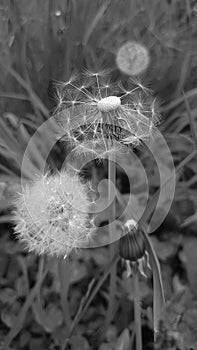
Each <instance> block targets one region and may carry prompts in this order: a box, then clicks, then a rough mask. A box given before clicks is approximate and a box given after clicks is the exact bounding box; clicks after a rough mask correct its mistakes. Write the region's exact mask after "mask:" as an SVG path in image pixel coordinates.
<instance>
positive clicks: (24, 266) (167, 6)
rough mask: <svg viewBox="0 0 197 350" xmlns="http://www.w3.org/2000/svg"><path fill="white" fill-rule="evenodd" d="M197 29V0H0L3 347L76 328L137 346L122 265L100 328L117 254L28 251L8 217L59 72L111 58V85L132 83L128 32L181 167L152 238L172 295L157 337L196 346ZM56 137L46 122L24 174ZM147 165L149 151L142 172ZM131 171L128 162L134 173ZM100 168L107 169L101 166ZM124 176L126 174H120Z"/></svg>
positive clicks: (84, 337)
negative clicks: (140, 50) (124, 56)
mask: <svg viewBox="0 0 197 350" xmlns="http://www.w3.org/2000/svg"><path fill="white" fill-rule="evenodd" d="M196 37H197V6H196V4H195V1H191V0H174V1H167V0H164V1H160V2H159V1H157V0H150V1H149V2H147V1H146V0H134V1H131V0H124V1H123V0H119V1H117V0H111V1H110V0H108V1H99V0H94V1H93V0H78V1H76V0H67V1H66V0H61V1H60V0H59V1H52V0H45V1H42V2H41V1H38V0H37V1H36V0H34V1H31V2H30V1H28V2H27V0H18V1H16V0H9V1H1V4H0V76H1V81H0V108H1V115H0V194H1V203H0V212H1V216H0V223H1V226H0V228H1V232H0V240H1V244H0V251H1V257H0V261H1V266H2V269H1V272H0V274H1V287H2V288H1V292H0V306H1V325H0V339H2V345H0V346H1V347H2V349H3V348H6V349H8V348H9V347H12V348H15V349H24V350H26V349H27V350H28V349H30V350H31V349H35V348H40V349H61V348H62V349H63V347H64V345H65V339H66V337H67V336H68V334H69V332H71V331H72V329H73V330H74V331H73V333H72V337H71V339H70V345H69V346H70V348H71V349H75V350H77V349H81V350H83V349H99V350H104V349H109V350H112V349H113V350H119V349H123V350H127V349H128V348H132V346H134V334H135V325H134V320H133V298H134V296H133V294H132V290H133V281H132V278H131V279H130V280H127V279H126V278H125V275H124V273H123V272H122V268H121V265H120V264H119V265H118V270H117V271H118V272H117V286H118V288H117V292H116V303H115V306H114V308H113V309H112V310H111V316H110V317H111V319H110V325H109V327H108V329H107V330H106V331H105V332H100V333H99V331H98V330H99V329H102V327H101V326H102V324H103V322H104V320H105V317H106V305H107V304H108V302H109V286H108V275H109V272H110V271H111V268H112V263H111V262H110V261H109V258H108V248H107V247H104V248H99V249H96V250H94V251H93V250H91V251H90V250H87V251H83V252H80V253H79V254H78V255H76V254H74V253H73V256H71V258H70V260H69V261H58V260H57V259H42V258H41V259H40V258H39V259H38V258H37V257H35V256H34V255H33V254H27V253H25V252H24V251H23V248H22V247H21V246H20V245H19V243H17V242H16V241H15V239H14V238H13V235H12V228H11V224H10V219H11V214H10V208H11V199H12V196H13V194H14V193H15V192H16V191H17V190H18V189H19V186H20V169H21V163H22V159H23V154H24V150H25V148H26V146H27V144H28V141H29V139H30V137H31V135H32V134H33V133H34V131H35V130H36V129H37V128H38V126H39V125H41V124H42V123H43V121H45V120H46V119H47V118H48V117H49V116H50V114H51V113H52V111H53V108H54V105H55V103H56V101H55V98H54V89H53V83H52V81H53V79H57V80H61V81H64V80H66V79H68V78H69V77H70V75H71V74H72V73H74V72H80V71H81V70H82V69H83V68H87V69H89V70H91V69H96V70H103V69H105V68H108V67H110V69H111V75H112V80H113V81H114V82H116V81H119V80H121V81H126V80H127V79H128V76H126V75H123V74H122V73H121V72H120V71H119V70H118V69H117V67H116V64H115V58H116V52H117V50H118V48H119V47H120V46H121V45H122V44H123V43H124V42H126V41H127V40H135V41H138V42H141V43H142V44H144V45H145V46H146V47H147V48H148V50H149V52H150V56H151V63H150V66H149V68H148V70H147V71H146V72H145V73H143V75H142V76H141V77H140V78H141V80H142V82H143V83H144V84H145V85H146V86H147V85H148V86H150V87H151V88H152V89H153V90H154V92H155V95H156V96H158V98H159V100H160V101H161V112H162V115H163V122H162V126H161V129H162V133H163V135H164V137H165V138H166V140H167V142H168V144H169V147H170V150H171V152H172V155H173V158H174V162H175V166H176V167H177V168H178V172H177V186H176V193H175V198H174V202H173V206H172V208H171V211H170V214H169V216H168V219H167V220H166V222H165V223H164V225H162V227H160V228H159V229H158V230H157V231H156V232H155V233H154V234H153V235H152V241H153V244H154V246H155V249H156V252H157V254H158V257H159V259H160V262H161V267H162V275H163V279H164V286H165V292H166V295H167V299H168V300H169V305H168V308H167V312H166V314H165V313H164V315H161V318H162V320H163V321H162V327H161V328H162V330H161V334H160V336H159V339H158V344H157V346H158V348H160V349H165V350H166V349H168V348H169V349H176V348H178V346H179V348H181V347H182V349H184V350H185V349H190V348H192V349H196V348H197V346H196V343H197V337H196V333H197V332H196V320H197V308H196V296H197V295H196V276H197V269H196V265H197V264H196V260H197V257H196V247H197V239H196V222H197V200H196V198H197V197H196V183H197V170H196V146H197V131H196V130H197V128H196V124H197V102H196V101H197V99H196V95H197V86H196V78H197V59H196V57H197V45H196ZM51 137H52V130H51V131H50V130H48V131H47V132H45V133H44V134H42V135H38V136H37V138H36V139H35V141H34V144H33V146H32V147H33V149H32V154H31V157H30V159H29V161H28V162H27V164H26V166H25V169H24V170H23V171H24V174H23V175H24V177H25V179H26V180H27V181H28V180H29V179H31V178H32V174H33V173H34V172H35V171H36V170H38V169H39V167H40V166H41V164H42V162H43V159H44V157H45V155H46V153H47V149H48V145H49V140H50V138H51ZM61 152H62V149H61V146H60V145H57V147H55V149H54V151H53V154H52V155H51V156H50V158H49V160H48V161H49V164H50V166H51V167H54V168H55V167H56V166H57V164H58V162H60V163H61ZM148 163H149V159H148V160H147V162H145V164H147V166H146V168H147V169H148ZM135 170H136V169H134V168H133V166H131V165H130V174H131V175H130V176H131V178H132V176H134V175H133V174H134V172H135ZM100 172H101V174H102V175H101V176H104V175H103V174H104V172H105V167H101V169H100ZM151 179H152V189H153V190H154V174H153V177H152V178H150V183H151ZM119 181H120V184H122V183H123V181H124V180H123V174H121V175H120V179H119ZM121 186H122V187H123V188H122V190H121V192H122V196H123V192H124V185H120V188H121ZM125 192H126V191H125ZM124 195H125V196H126V195H127V194H124ZM136 205H137V204H136ZM68 276H69V278H68ZM140 291H141V298H142V303H141V307H142V331H143V341H144V344H146V349H152V346H153V345H152V341H153V334H152V329H151V308H152V302H151V298H152V287H151V281H148V282H147V281H146V280H144V279H141V281H140ZM183 315H184V317H183ZM177 334H178V335H177ZM177 338H178V340H177Z"/></svg>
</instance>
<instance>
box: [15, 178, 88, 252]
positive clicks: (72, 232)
mask: <svg viewBox="0 0 197 350" xmlns="http://www.w3.org/2000/svg"><path fill="white" fill-rule="evenodd" d="M90 205H91V202H90V200H89V197H88V187H87V185H86V184H83V183H82V182H81V180H80V179H79V177H77V176H73V175H70V174H68V173H66V172H61V173H57V174H55V175H53V176H49V175H43V176H40V177H38V178H37V179H36V180H35V181H34V182H33V183H32V184H29V185H28V186H26V187H25V188H24V189H23V191H22V193H20V194H19V195H18V198H17V199H16V200H15V208H16V209H15V216H14V220H15V223H16V226H15V233H16V234H17V237H18V238H19V240H20V241H22V242H23V243H24V244H25V246H26V248H27V249H28V251H34V252H35V253H37V254H48V255H52V256H53V255H55V256H64V257H65V256H67V255H68V254H69V253H70V252H71V250H72V249H73V248H81V247H87V246H88V243H89V240H90V239H91V235H92V233H93V229H94V228H93V225H91V223H90V222H91V221H90V220H89V214H88V211H89V208H90Z"/></svg>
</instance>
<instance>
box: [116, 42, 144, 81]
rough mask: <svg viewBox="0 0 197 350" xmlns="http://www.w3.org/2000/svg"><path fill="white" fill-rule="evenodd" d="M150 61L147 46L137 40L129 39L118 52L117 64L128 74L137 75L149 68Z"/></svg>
mask: <svg viewBox="0 0 197 350" xmlns="http://www.w3.org/2000/svg"><path fill="white" fill-rule="evenodd" d="M149 62H150V57H149V53H148V50H147V48H146V47H144V46H143V45H142V44H139V43H137V42H133V41H128V42H126V43H125V44H123V45H122V46H121V47H120V49H119V50H118V52H117V55H116V64H117V66H118V68H119V69H120V71H122V72H123V73H125V74H128V75H137V74H140V73H142V72H143V71H145V70H146V69H147V68H148V65H149Z"/></svg>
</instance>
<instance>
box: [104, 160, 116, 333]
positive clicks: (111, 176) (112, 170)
mask: <svg viewBox="0 0 197 350" xmlns="http://www.w3.org/2000/svg"><path fill="white" fill-rule="evenodd" d="M115 159H116V156H115V155H113V156H111V157H110V159H108V180H109V185H108V210H109V216H108V217H109V242H112V241H113V233H114V230H115V220H116V202H115V191H114V187H115V184H116V164H115ZM115 251H116V245H115V244H110V246H109V254H110V260H112V258H113V256H114V254H115ZM115 295H116V264H114V265H113V268H112V269H111V272H110V282H109V304H108V309H107V314H106V318H105V324H104V329H107V328H108V326H109V324H110V322H111V319H112V317H113V309H114V301H115Z"/></svg>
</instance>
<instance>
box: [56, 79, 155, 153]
mask: <svg viewBox="0 0 197 350" xmlns="http://www.w3.org/2000/svg"><path fill="white" fill-rule="evenodd" d="M88 75H89V77H88ZM88 79H90V82H89V84H88ZM63 90H65V92H64V99H63V102H62V105H63V106H65V108H62V109H59V113H57V114H56V120H57V122H58V125H59V138H60V139H62V140H66V141H67V142H70V143H71V145H72V146H74V147H78V146H79V144H80V145H81V147H80V148H78V149H81V150H83V151H85V150H87V148H88V147H90V145H92V147H90V150H89V151H90V152H91V153H94V149H95V148H96V147H97V148H98V149H99V152H98V151H97V150H96V149H95V154H99V157H100V154H102V152H100V149H101V144H102V148H103V149H104V154H106V153H107V152H108V151H109V152H110V150H111V149H113V143H119V145H120V147H119V149H122V150H123V148H124V147H123V145H129V144H133V145H134V146H137V145H138V144H139V143H140V141H141V140H148V138H151V137H152V135H153V132H152V131H153V130H154V128H155V120H156V115H157V114H158V113H157V112H156V110H155V107H154V103H153V97H152V96H151V94H150V93H149V90H148V89H146V88H145V87H144V85H143V84H142V83H140V82H139V81H138V80H136V79H129V81H128V82H127V86H126V87H125V86H123V84H120V83H119V84H117V85H116V86H114V85H112V84H111V83H110V80H109V76H108V75H106V76H105V74H104V73H102V74H100V73H97V72H95V73H90V72H86V76H85V83H83V76H82V78H80V79H79V78H77V79H76V81H75V80H73V78H72V79H71V83H70V84H68V85H67V86H66V87H64V89H63ZM87 152H88V150H87ZM82 153H83V152H82Z"/></svg>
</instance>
